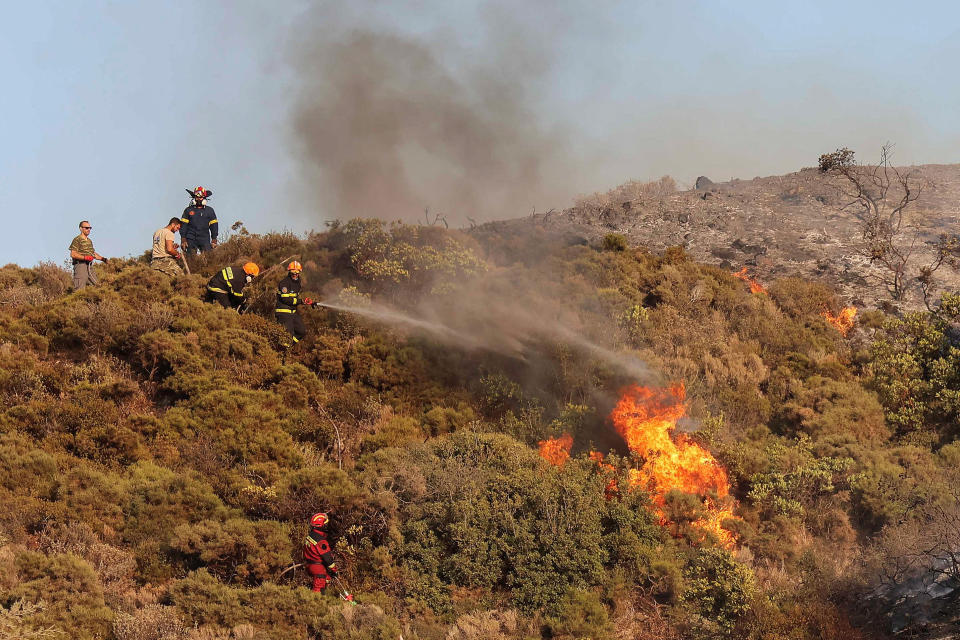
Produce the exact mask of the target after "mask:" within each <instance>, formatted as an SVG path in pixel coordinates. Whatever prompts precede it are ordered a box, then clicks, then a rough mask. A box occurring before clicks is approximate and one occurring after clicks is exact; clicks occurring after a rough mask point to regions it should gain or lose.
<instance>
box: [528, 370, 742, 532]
mask: <svg viewBox="0 0 960 640" xmlns="http://www.w3.org/2000/svg"><path fill="white" fill-rule="evenodd" d="M685 396H686V391H685V389H684V387H683V385H682V384H679V385H673V386H671V387H668V388H666V389H656V388H650V387H641V386H633V387H629V388H628V389H626V390H625V391H624V392H623V393H622V395H621V397H620V401H619V402H618V403H617V406H616V407H614V409H613V413H611V414H610V418H611V420H613V424H614V427H615V428H616V429H617V432H618V433H619V434H620V435H621V436H623V439H624V440H625V441H626V442H627V446H628V447H629V448H630V451H632V452H633V453H635V454H636V455H637V456H638V457H639V458H641V459H642V460H643V464H642V465H641V466H640V468H639V469H630V471H629V474H630V475H629V477H630V488H639V487H642V488H644V489H646V490H647V491H649V492H650V496H651V501H652V503H653V504H652V507H653V510H654V512H655V513H656V514H657V517H658V518H659V519H660V523H661V524H662V525H664V526H670V525H674V526H675V527H676V529H677V530H678V529H679V524H678V523H675V522H671V521H670V518H669V516H668V514H667V495H668V494H669V493H670V492H671V491H680V492H683V493H687V494H691V495H694V496H697V497H698V498H699V499H700V502H701V504H702V506H703V513H704V514H705V516H704V517H703V518H700V519H698V520H694V521H693V522H692V523H691V524H692V526H693V527H695V528H696V529H699V530H700V531H702V532H705V533H710V534H712V535H713V536H714V537H715V538H716V539H717V540H718V541H719V542H720V544H722V545H723V546H725V547H732V546H733V545H734V543H735V542H736V539H735V538H734V535H733V534H732V533H731V532H730V531H728V530H726V529H724V528H723V527H722V524H723V521H724V520H726V519H728V518H735V516H734V515H733V506H732V505H733V501H732V499H730V497H729V496H730V485H729V481H728V479H727V473H726V471H724V470H723V467H721V466H720V465H719V464H718V463H717V461H716V460H715V459H714V458H713V456H712V455H711V454H710V452H709V451H707V450H706V449H704V448H703V447H701V446H700V445H698V444H697V443H696V442H693V441H692V440H691V439H690V438H688V437H687V436H686V435H684V434H682V433H677V434H673V432H674V431H675V430H676V427H677V421H678V420H680V418H682V417H683V415H684V413H685V412H686V407H685V406H684V399H685ZM539 444H540V456H541V457H542V458H543V459H544V460H547V461H548V462H550V463H551V464H553V465H556V466H558V467H562V466H563V465H564V464H565V463H566V462H567V460H568V459H569V458H570V449H571V447H572V446H573V437H572V436H571V435H569V434H564V435H562V436H560V437H558V438H550V439H547V440H542V441H540V443H539ZM589 456H590V459H591V460H593V461H594V462H596V463H597V466H598V467H599V469H600V472H601V473H602V474H604V475H606V476H608V477H609V480H608V481H607V486H606V489H605V490H604V494H605V495H606V497H607V499H612V498H614V497H615V496H616V495H617V494H618V493H619V487H618V485H617V478H616V468H615V467H614V466H613V465H612V464H610V463H608V462H606V460H605V458H604V455H603V454H602V453H600V452H599V451H591V452H590V454H589ZM677 533H679V531H677Z"/></svg>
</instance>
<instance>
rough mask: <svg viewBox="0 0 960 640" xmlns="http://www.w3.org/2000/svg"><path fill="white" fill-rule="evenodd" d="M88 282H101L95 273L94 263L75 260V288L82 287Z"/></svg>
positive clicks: (95, 283) (94, 283)
mask: <svg viewBox="0 0 960 640" xmlns="http://www.w3.org/2000/svg"><path fill="white" fill-rule="evenodd" d="M88 284H92V285H98V284H100V282H98V281H97V276H96V275H94V273H93V263H92V262H86V261H83V262H78V261H75V262H74V263H73V288H74V289H82V288H84V287H85V286H87V285H88Z"/></svg>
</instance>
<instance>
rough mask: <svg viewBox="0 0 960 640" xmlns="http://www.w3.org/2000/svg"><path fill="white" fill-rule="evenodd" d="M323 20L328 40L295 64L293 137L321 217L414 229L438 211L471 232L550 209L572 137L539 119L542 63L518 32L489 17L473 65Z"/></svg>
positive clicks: (404, 38) (390, 35)
mask: <svg viewBox="0 0 960 640" xmlns="http://www.w3.org/2000/svg"><path fill="white" fill-rule="evenodd" d="M315 19H316V20H317V25H318V26H316V27H314V28H315V29H322V30H323V32H324V33H325V34H326V37H324V38H323V39H320V40H317V41H312V42H311V43H310V44H308V45H306V50H305V51H303V52H300V53H299V54H298V55H297V59H296V62H295V65H296V67H297V68H298V72H299V74H300V76H299V77H300V79H301V80H302V83H301V84H300V89H299V92H298V95H297V99H296V107H295V116H294V130H295V134H294V137H295V141H296V147H297V149H298V152H299V154H300V157H301V159H302V161H303V165H302V166H303V169H304V174H305V175H306V176H308V181H310V182H311V183H315V184H316V190H313V191H310V193H311V194H312V195H313V196H315V197H316V198H317V199H318V201H319V202H322V203H324V208H326V209H328V210H332V211H333V212H334V213H336V214H337V215H339V216H342V217H349V216H364V217H374V216H377V217H384V218H387V219H397V218H402V219H406V220H412V219H423V216H424V214H425V209H427V208H429V209H430V210H431V212H433V214H434V215H436V214H442V215H444V216H445V217H446V219H447V220H448V221H449V222H450V223H451V224H456V225H462V224H465V223H466V222H467V221H468V220H469V219H475V220H481V219H482V220H486V219H491V218H495V217H509V216H513V215H517V214H520V213H523V212H525V210H528V209H529V207H531V206H536V205H537V204H538V203H543V202H544V201H546V200H548V199H549V197H550V193H551V191H552V190H553V189H555V186H554V185H553V184H551V180H552V179H553V178H554V176H553V175H545V174H547V173H551V172H552V173H555V171H552V170H553V169H554V167H553V166H552V165H555V164H556V160H557V159H558V158H559V157H560V156H561V154H562V152H563V147H564V145H563V136H562V135H560V134H559V133H558V132H557V131H549V130H548V128H547V127H546V126H545V125H544V122H543V121H542V120H541V119H540V118H539V117H538V115H537V113H536V108H535V106H534V103H533V100H532V99H531V94H532V93H533V92H534V91H535V89H536V87H537V86H538V85H539V84H540V83H539V82H538V80H539V79H542V75H543V73H544V68H543V62H542V60H543V59H544V57H543V55H542V52H540V51H538V50H537V47H535V46H534V45H532V44H531V43H529V42H527V41H525V40H524V37H523V36H524V34H523V33H522V32H521V31H519V30H518V29H517V27H516V25H512V24H510V22H509V21H508V20H507V19H506V18H504V17H503V16H502V15H499V14H491V15H488V16H487V18H486V19H487V20H488V21H489V23H488V25H487V27H488V28H487V29H486V32H487V33H488V34H489V36H488V37H489V38H490V39H491V40H490V42H489V43H488V45H487V46H486V47H485V48H484V49H485V53H486V57H483V58H480V59H472V60H467V59H464V53H465V52H464V51H462V50H458V48H457V47H452V46H447V45H444V44H437V43H434V42H431V41H429V40H428V39H427V38H416V37H412V36H409V35H402V34H400V33H396V32H390V31H383V30H377V29H371V28H363V27H360V28H356V27H351V26H349V25H342V26H337V18H335V17H331V16H329V15H326V14H323V17H322V18H321V17H319V16H315ZM320 24H322V25H323V26H322V27H320V26H319V25H320ZM458 58H459V60H457V61H456V62H455V67H451V66H450V61H451V60H452V59H458Z"/></svg>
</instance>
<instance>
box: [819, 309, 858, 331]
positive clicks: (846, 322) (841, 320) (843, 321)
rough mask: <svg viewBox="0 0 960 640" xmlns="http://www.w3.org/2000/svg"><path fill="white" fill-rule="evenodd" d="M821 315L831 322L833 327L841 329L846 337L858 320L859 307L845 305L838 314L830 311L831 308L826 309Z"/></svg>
mask: <svg viewBox="0 0 960 640" xmlns="http://www.w3.org/2000/svg"><path fill="white" fill-rule="evenodd" d="M820 317H821V318H824V319H825V320H826V321H827V322H829V323H830V326H831V327H833V328H834V329H836V330H837V331H839V332H840V333H841V334H842V335H843V337H844V338H846V337H847V334H848V333H850V330H851V329H853V325H854V323H855V322H856V320H857V308H856V307H844V308H843V309H841V310H840V313H838V314H836V315H834V314H832V313H830V310H829V309H825V310H824V311H822V312H821V313H820Z"/></svg>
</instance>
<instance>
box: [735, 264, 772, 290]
mask: <svg viewBox="0 0 960 640" xmlns="http://www.w3.org/2000/svg"><path fill="white" fill-rule="evenodd" d="M733 277H734V278H739V279H741V280H743V281H744V282H746V283H747V284H748V285H750V293H762V294H764V295H768V294H767V288H766V287H764V286H763V285H762V284H760V283H759V282H757V281H756V280H754V279H753V278H751V277H750V276H748V275H747V268H746V267H744V268H743V269H740V271H734V272H733Z"/></svg>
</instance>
